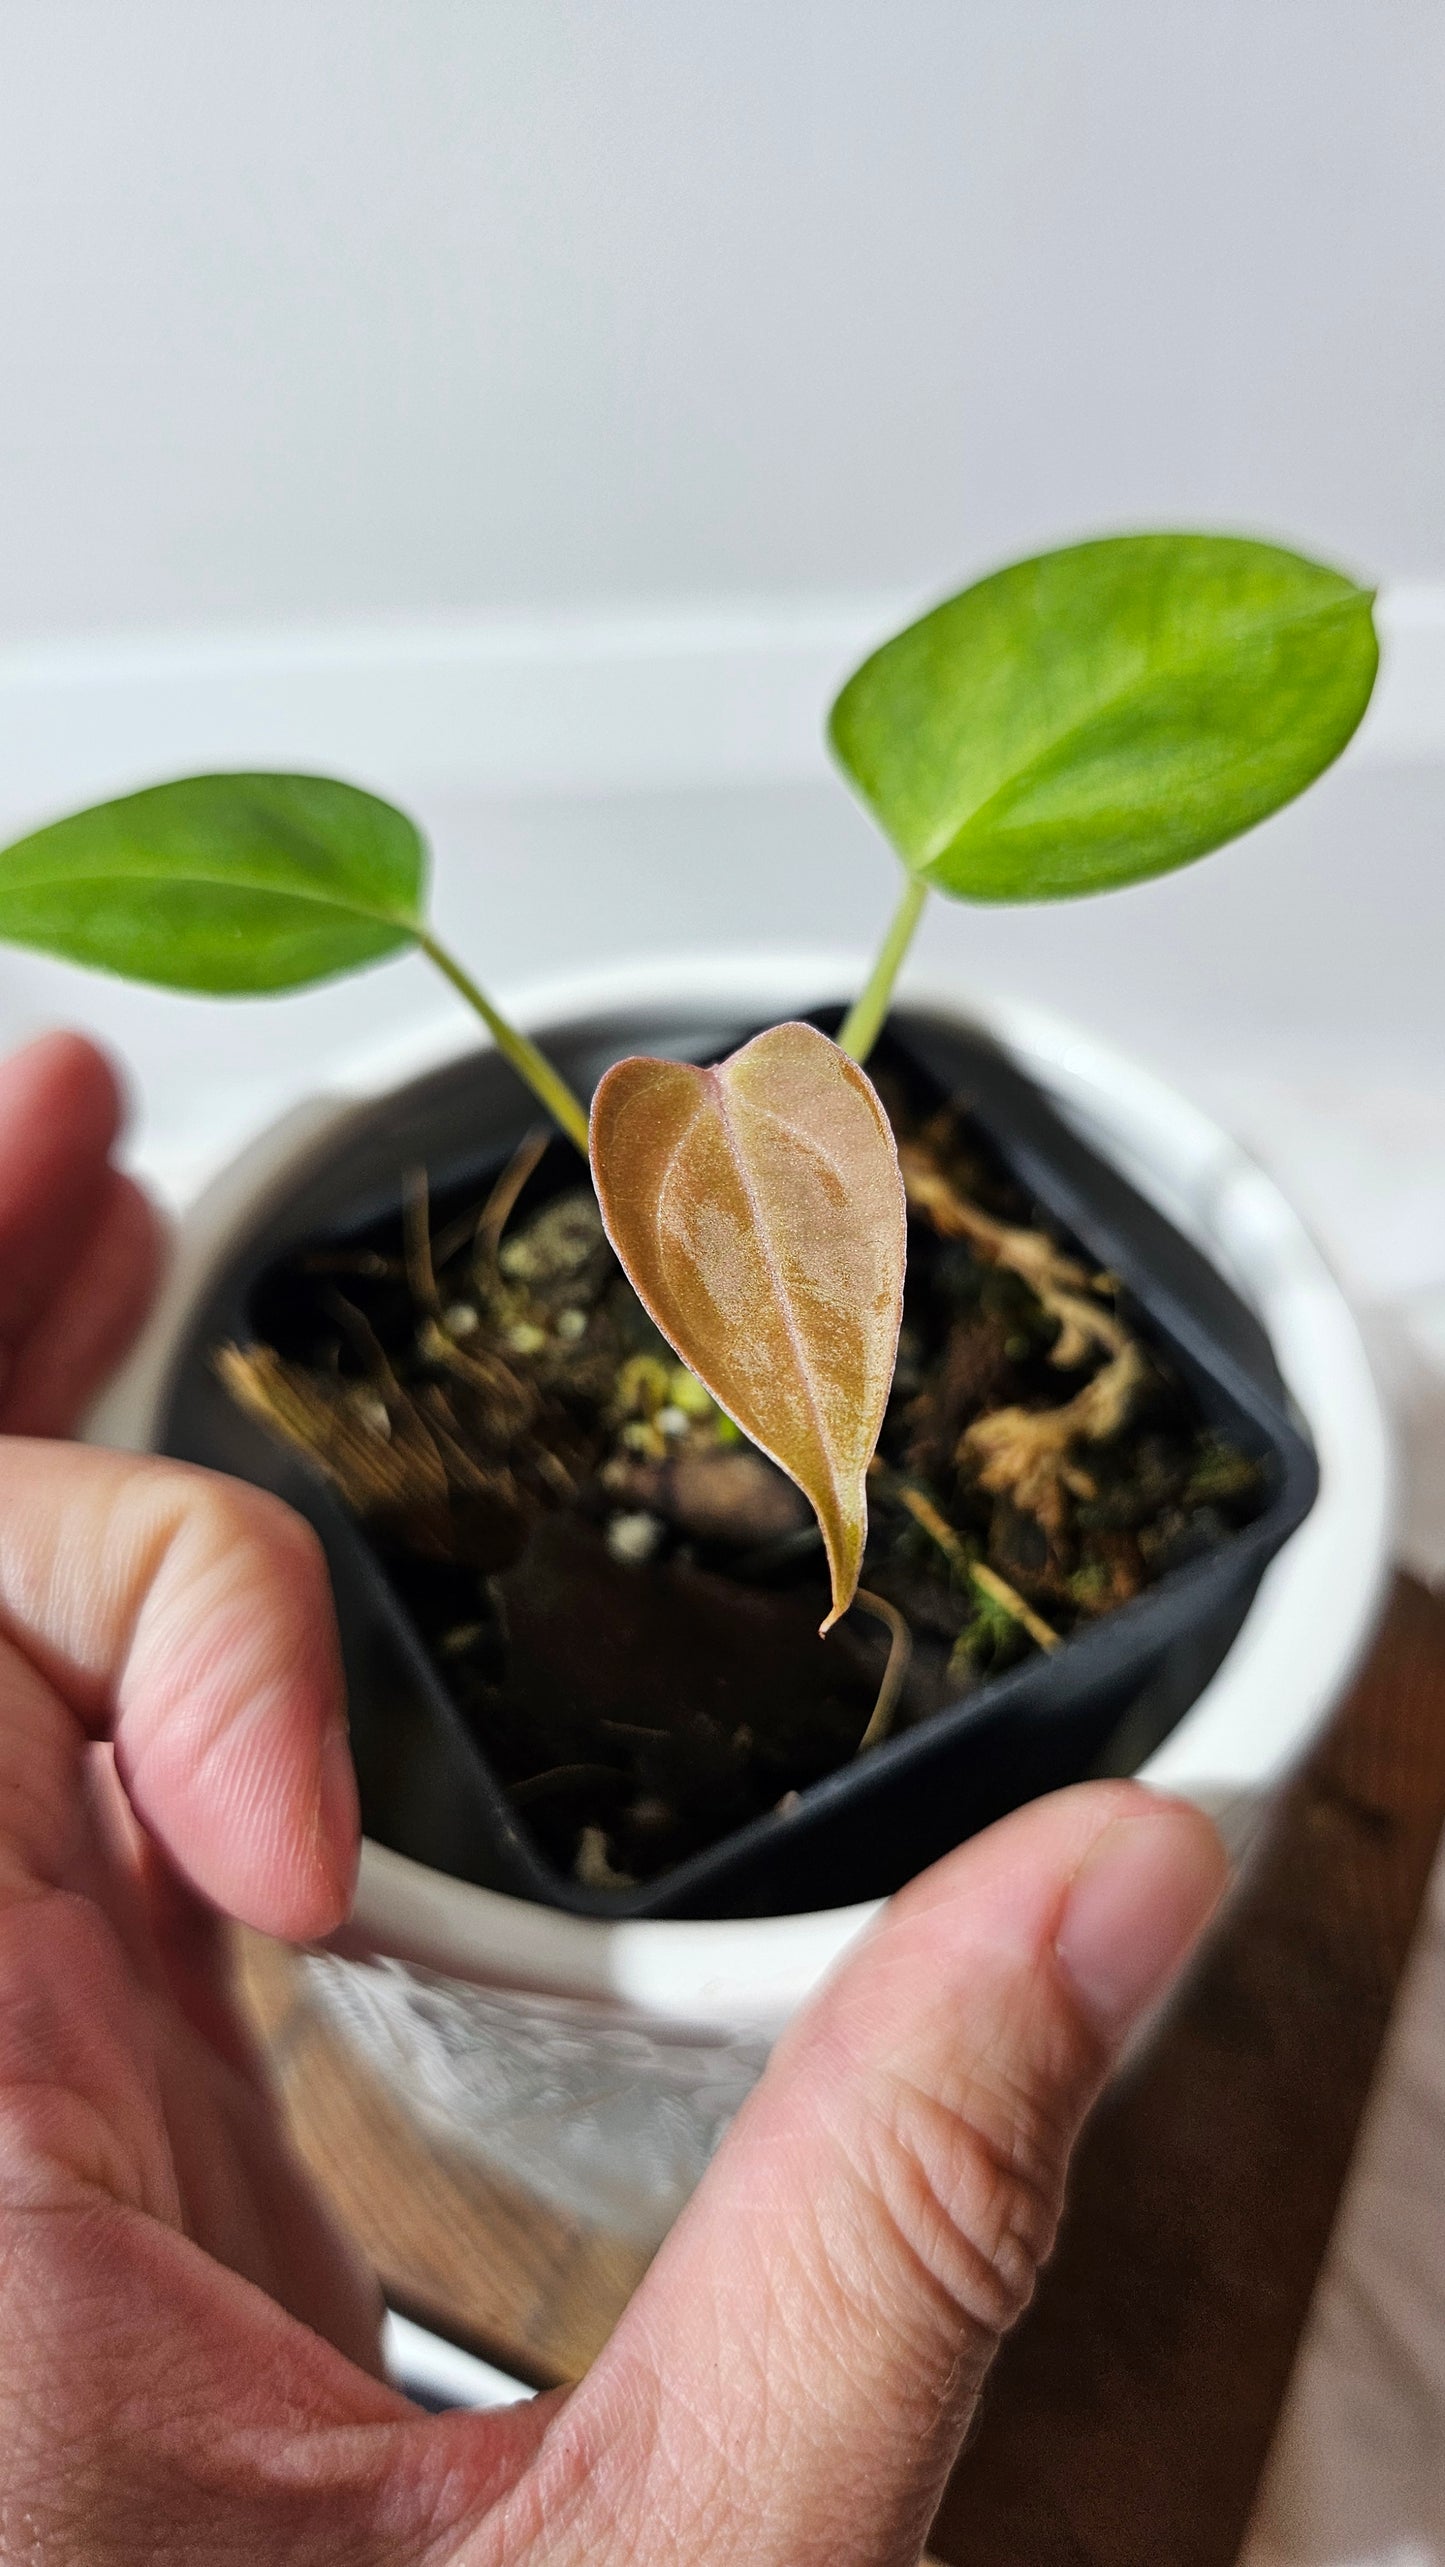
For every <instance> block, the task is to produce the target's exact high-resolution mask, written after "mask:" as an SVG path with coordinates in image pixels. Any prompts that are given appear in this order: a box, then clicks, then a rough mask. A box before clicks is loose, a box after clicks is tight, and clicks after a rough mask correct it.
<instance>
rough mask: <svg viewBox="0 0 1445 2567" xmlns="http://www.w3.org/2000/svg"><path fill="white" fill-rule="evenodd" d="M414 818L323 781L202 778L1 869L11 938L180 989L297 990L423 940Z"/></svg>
mask: <svg viewBox="0 0 1445 2567" xmlns="http://www.w3.org/2000/svg"><path fill="white" fill-rule="evenodd" d="M425 880H426V851H425V848H424V846H423V844H422V840H421V838H420V836H419V834H418V832H417V830H416V829H415V828H414V827H413V825H412V823H411V821H410V820H408V819H407V818H406V816H405V814H404V813H403V812H400V811H395V810H393V809H392V806H391V805H390V803H387V802H379V801H378V800H377V798H376V796H375V795H374V794H370V793H363V792H361V791H360V790H359V788H358V787H357V786H355V785H351V784H337V783H335V782H333V781H332V780H331V779H330V778H329V777H327V776H317V775H196V776H186V777H183V778H182V779H181V780H180V781H179V782H178V783H175V784H159V785H153V786H151V787H150V788H149V790H148V791H146V792H144V793H128V794H125V795H123V796H122V798H121V799H120V800H119V801H118V802H102V803H98V804H97V805H96V806H95V808H94V809H93V810H90V811H79V812H76V813H75V815H74V816H73V818H71V819H68V820H57V821H56V822H55V824H54V826H53V827H52V828H49V829H37V830H36V831H35V833H34V835H33V837H29V838H21V839H19V840H18V841H17V842H16V844H15V845H14V846H13V847H7V848H6V850H5V851H4V853H3V855H0V936H3V937H6V938H8V939H9V940H10V941H11V942H12V943H14V944H17V945H38V946H39V947H40V949H41V950H42V952H44V953H48V954H61V955H64V957H65V958H66V960H67V961H69V962H76V963H89V964H91V965H93V966H94V967H95V968H97V969H99V970H101V971H111V972H120V973H123V974H124V975H125V976H126V977H127V978H128V979H132V980H147V981H157V982H160V983H161V984H162V985H163V986H165V987H166V988H169V989H190V990H206V991H211V992H215V993H219V994H222V995H225V994H235V993H239V992H243V991H250V992H255V991H260V990H278V989H298V988H301V987H303V986H304V985H305V984H306V983H307V982H308V981H316V980H327V979H329V978H330V977H331V975H332V974H333V973H335V972H344V971H350V970H353V969H354V968H355V967H356V966H357V965H358V964H360V963H370V962H376V961H379V960H380V959H381V957H382V956H383V955H385V954H394V953H396V952H397V951H398V950H399V948H400V947H402V946H404V945H407V944H410V943H413V942H414V941H415V940H416V938H417V936H418V935H419V934H420V933H421V932H422V930H421V917H420V912H421V901H422V894H423V890H424V887H425Z"/></svg>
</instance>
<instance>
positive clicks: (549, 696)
mask: <svg viewBox="0 0 1445 2567" xmlns="http://www.w3.org/2000/svg"><path fill="white" fill-rule="evenodd" d="M917 603H918V601H917V600H916V599H915V600H909V599H907V598H904V597H901V596H898V595H894V594H872V595H866V596H853V597H847V596H842V597H826V596H825V597H795V598H792V599H772V600H768V599H759V600H749V599H740V600H737V599H735V600H731V601H729V600H720V601H713V602H708V601H701V602H699V603H697V604H695V605H690V606H689V605H683V606H678V607H658V608H645V607H637V608H615V609H610V610H608V611H606V612H603V613H599V614H595V615H587V614H556V615H549V616H529V617H520V616H513V617H508V616H478V617H475V618H470V619H465V620H461V621H437V622H429V623H378V624H370V625H367V624H356V625H338V626H335V627H329V628H318V629H315V630H305V629H291V628H278V629H276V630H274V631H256V632H229V633H221V632H196V633H175V634H169V635H148V636H130V637H127V636H117V637H115V638H114V639H111V640H97V641H93V642H70V643H46V644H43V645H38V646H37V647H35V648H34V649H32V650H29V651H26V652H24V653H19V652H12V653H9V654H7V655H5V656H4V657H3V658H0V826H3V827H4V828H5V829H6V830H7V831H8V830H10V829H18V828H20V827H23V826H24V825H25V824H26V823H27V822H28V821H30V820H32V819H33V820H36V821H38V820H40V819H41V818H43V817H44V816H46V815H48V813H50V812H51V811H52V810H55V809H57V808H64V807H67V806H72V807H73V806H74V805H75V804H76V803H77V802H84V801H86V800H90V799H95V798H98V797H101V796H103V795H105V794H108V793H114V792H120V791H124V790H125V789H126V788H127V787H130V786H133V785H136V784H140V783H143V782H149V781H151V780H153V779H155V778H157V777H160V776H164V775H173V774H181V773H187V772H190V773H196V772H200V771H203V770H205V769H207V768H211V767H228V766H229V767H235V766H273V767H290V768H302V769H310V770H313V771H320V772H335V773H338V774H342V775H347V776H352V777H356V778H358V779H362V780H366V781H369V782H371V783H372V784H373V785H375V786H376V787H377V788H378V789H379V790H382V791H385V792H390V793H393V794H397V795H400V796H403V797H404V796H405V795H406V794H407V793H408V792H412V793H423V794H435V793H454V792H465V793H467V794H470V795H490V794H499V795H526V794H532V793H547V794H558V793H564V794H571V793H577V794H588V793H600V792H619V791H647V790H659V789H661V790H667V789H671V788H677V787H707V788H713V787H718V786H726V785H728V784H771V783H778V782H789V781H803V782H806V781H810V780H812V779H814V778H816V777H817V776H819V775H820V774H821V773H822V772H823V770H824V766H825V752H824V748H823V741H822V724H823V717H824V714H825V712H826V709H827V706H828V703H829V701H830V699H831V697H832V695H833V693H834V691H835V689H836V687H837V685H838V684H839V682H840V680H841V679H842V677H843V676H844V675H846V673H847V671H848V669H849V668H850V667H851V666H852V665H853V664H854V662H855V661H856V660H857V659H858V658H859V657H861V655H862V654H863V652H864V651H865V650H867V649H868V648H869V646H870V645H871V644H872V643H874V642H876V641H878V640H879V639H881V638H882V637H883V636H884V635H886V634H887V633H888V632H890V631H892V630H893V629H895V628H896V626H897V625H898V624H899V623H900V622H901V621H902V620H903V619H904V618H905V617H906V616H907V614H908V613H909V612H910V611H911V609H912V608H913V607H915V606H916V605H917ZM1380 625H1381V631H1382V635H1383V638H1384V645H1385V649H1384V668H1383V674H1382V677H1381V681H1380V685H1379V688H1378V690H1377V693H1376V698H1375V702H1374V704H1373V705H1372V707H1371V710H1370V712H1369V714H1368V716H1367V718H1366V721H1365V724H1364V726H1363V728H1362V730H1361V733H1360V736H1359V739H1358V741H1357V742H1356V743H1355V744H1354V745H1353V747H1352V748H1351V750H1350V751H1349V752H1348V754H1349V756H1350V757H1351V758H1353V759H1359V760H1366V761H1370V762H1374V763H1391V762H1397V763H1414V762H1417V761H1429V760H1434V759H1439V758H1442V757H1445V584H1439V585H1426V584H1419V585H1402V586H1399V587H1396V588H1393V589H1391V590H1389V591H1387V592H1386V593H1385V594H1384V596H1383V597H1382V599H1381V603H1380Z"/></svg>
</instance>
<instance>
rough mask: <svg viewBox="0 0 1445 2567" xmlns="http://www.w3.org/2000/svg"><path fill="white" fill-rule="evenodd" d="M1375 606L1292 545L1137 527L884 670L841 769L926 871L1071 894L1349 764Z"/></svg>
mask: <svg viewBox="0 0 1445 2567" xmlns="http://www.w3.org/2000/svg"><path fill="white" fill-rule="evenodd" d="M1370 606H1371V600H1370V596H1369V593H1368V592H1367V591H1366V590H1364V589H1361V588H1356V587H1355V586H1354V584H1353V582H1352V581H1350V580H1348V579H1344V578H1342V577H1341V575H1340V574H1339V572H1338V571H1333V570H1326V569H1325V568H1323V567H1322V566H1321V564H1319V563H1318V562H1311V561H1306V560H1304V559H1302V557H1301V556H1300V555H1299V554H1297V553H1290V552H1283V551H1281V550H1279V549H1278V548H1277V547H1276V546H1275V545H1272V544H1256V543H1248V542H1245V541H1243V540H1239V539H1236V538H1233V537H1229V536H1218V535H1127V536H1118V537H1114V538H1111V539H1109V540H1106V541H1104V542H1100V543H1092V544H1077V545H1074V546H1072V547H1071V548H1070V549H1069V550H1067V551H1064V552H1057V553H1044V554H1042V555H1040V556H1039V558H1038V559H1036V560H1033V561H1025V562H1017V563H1015V564H1014V565H1013V567H1012V568H1011V569H1008V570H1002V571H998V572H996V573H995V575H994V576H993V577H992V578H991V579H985V580H981V581H980V582H979V584H978V586H977V587H975V588H969V589H965V590H964V592H963V594H962V595H961V596H959V597H954V598H951V599H950V600H949V601H948V603H947V604H946V605H943V606H939V607H936V608H935V609H934V611H933V613H932V614H931V615H925V616H924V617H923V619H922V621H921V622H920V623H917V624H912V625H910V626H909V627H908V630H907V631H906V632H903V633H900V634H898V635H897V636H896V638H895V639H894V640H893V641H891V642H885V644H884V645H883V648H882V649H881V650H880V651H876V652H875V653H874V654H873V657H872V658H871V659H869V660H865V662H864V664H863V666H862V667H861V668H860V669H859V670H857V672H856V673H855V675H854V676H853V677H851V678H850V679H849V681H848V684H847V685H846V686H845V687H844V689H843V692H842V694H841V695H840V696H839V698H838V701H837V703H836V704H835V705H834V707H833V712H832V717H831V722H830V733H831V738H832V742H833V747H834V749H835V751H836V753H837V756H838V758H839V760H840V762H841V764H842V765H843V766H844V768H845V769H846V770H847V772H848V774H849V775H850V776H851V778H852V779H853V782H854V783H855V784H856V786H857V787H858V790H859V792H860V793H861V794H862V796H863V798H864V800H865V801H866V802H867V803H869V804H870V805H871V807H872V809H873V810H874V812H875V813H876V815H877V817H878V819H879V821H880V822H881V823H882V826H883V828H884V829H885V830H886V832H887V834H888V836H889V837H890V838H891V839H892V840H893V843H894V845H895V846H896V847H897V849H898V852H899V854H900V855H901V856H902V858H903V861H904V863H905V864H906V865H907V866H908V867H909V869H910V871H911V872H912V873H914V874H915V875H917V876H918V877H919V878H920V880H922V881H924V882H927V883H931V884H933V885H934V886H935V887H936V888H937V889H938V890H940V891H946V892H949V893H951V894H952V895H953V896H954V897H955V898H958V899H969V900H1059V899H1066V898H1069V897H1070V896H1072V895H1074V894H1077V893H1080V892H1090V891H1107V890H1109V889H1111V888H1112V887H1113V886H1114V885H1116V884H1119V883H1126V882H1135V881H1138V880H1140V879H1142V878H1143V877H1144V876H1146V875H1149V874H1157V873H1167V872H1168V871H1170V870H1171V868H1172V867H1174V866H1175V865H1182V864H1188V863H1189V862H1190V860H1191V859H1192V858H1193V857H1195V856H1202V855H1205V854H1207V853H1208V851H1209V850H1210V848H1212V847H1218V846H1222V845H1223V844H1224V842H1225V840H1226V839H1228V838H1235V837H1238V836H1239V834H1240V833H1241V831H1242V830H1245V829H1250V828H1252V827H1253V826H1254V824H1255V822H1256V821H1257V820H1262V819H1264V818H1265V816H1266V814H1267V813H1269V812H1271V811H1275V810H1277V809H1278V808H1279V806H1280V804H1281V803H1284V802H1288V801H1290V800H1292V798H1293V797H1294V795H1295V794H1297V793H1300V792H1302V791H1303V790H1304V787H1305V786H1306V785H1307V784H1309V783H1311V782H1312V781H1313V779H1314V777H1315V776H1317V775H1318V774H1319V773H1320V772H1321V770H1322V768H1324V767H1327V766H1328V765H1329V763H1330V760H1331V759H1332V758H1334V757H1337V756H1338V754H1339V752H1340V750H1341V749H1342V748H1343V747H1344V745H1345V742H1346V741H1347V740H1348V738H1349V737H1350V734H1351V732H1352V731H1353V730H1354V728H1355V725H1356V723H1357V722H1358V721H1359V719H1360V716H1361V714H1362V713H1363V712H1364V709H1365V706H1366V704H1367V703H1368V701H1369V696H1370V689H1371V687H1372V685H1373V684H1374V679H1375V669H1376V663H1377V658H1378V653H1377V647H1376V642H1375V632H1374V625H1373V622H1372V620H1371V614H1370Z"/></svg>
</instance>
